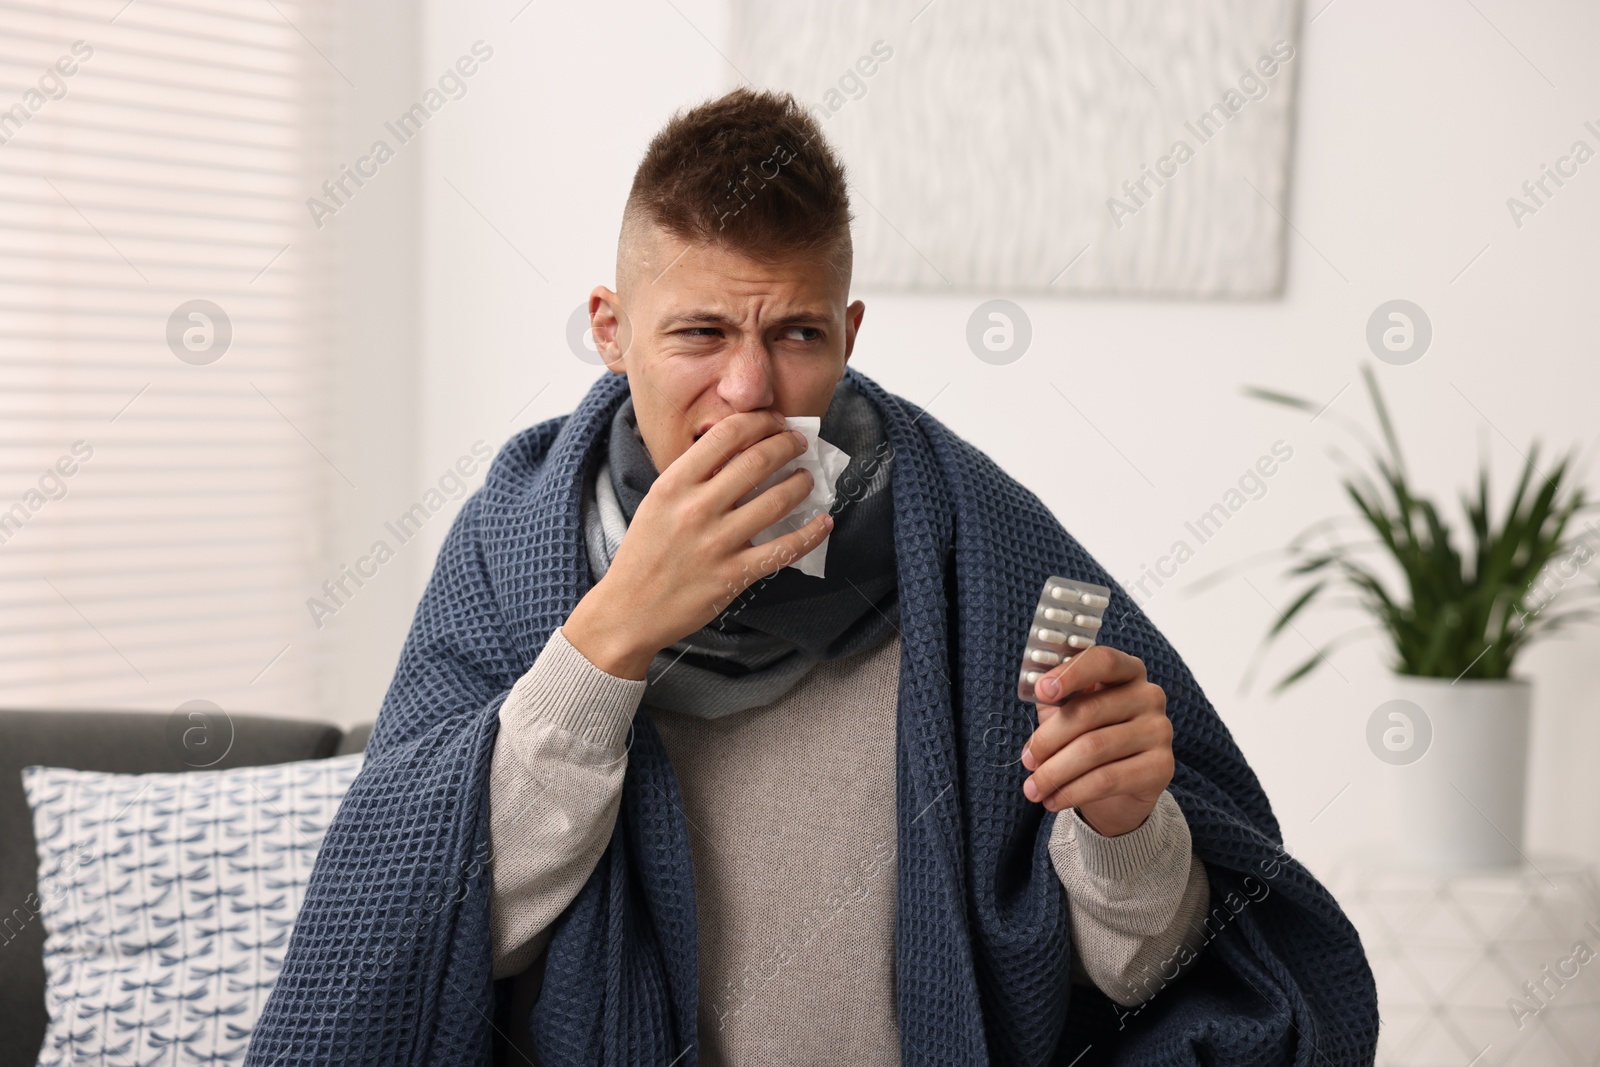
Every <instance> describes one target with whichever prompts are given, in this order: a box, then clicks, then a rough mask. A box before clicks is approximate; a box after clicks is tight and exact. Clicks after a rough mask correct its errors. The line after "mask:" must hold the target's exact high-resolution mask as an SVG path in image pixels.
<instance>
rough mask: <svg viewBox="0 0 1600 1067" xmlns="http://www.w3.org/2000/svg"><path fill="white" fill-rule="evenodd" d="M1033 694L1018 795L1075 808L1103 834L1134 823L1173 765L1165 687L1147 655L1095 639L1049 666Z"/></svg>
mask: <svg viewBox="0 0 1600 1067" xmlns="http://www.w3.org/2000/svg"><path fill="white" fill-rule="evenodd" d="M1052 686H1054V687H1055V688H1052ZM1074 693H1076V694H1077V695H1076V696H1075V697H1073V698H1072V699H1071V700H1070V702H1069V701H1068V697H1069V696H1070V695H1071V694H1074ZM1034 694H1035V695H1036V696H1037V697H1038V698H1039V704H1038V712H1039V728H1038V729H1037V730H1035V731H1034V732H1033V736H1031V737H1030V738H1028V743H1027V745H1026V746H1024V747H1023V750H1022V765H1023V767H1025V768H1027V769H1028V770H1030V771H1032V772H1033V774H1032V776H1031V777H1029V778H1028V780H1027V782H1025V783H1024V789H1023V794H1024V795H1025V796H1027V797H1028V799H1029V800H1042V801H1043V803H1044V806H1045V808H1046V809H1047V810H1049V811H1062V810H1065V809H1066V808H1071V807H1075V808H1077V809H1078V813H1079V814H1080V815H1081V816H1082V817H1083V819H1084V820H1085V821H1086V822H1088V824H1089V825H1090V826H1091V827H1093V828H1094V829H1095V831H1096V832H1097V833H1099V834H1101V835H1102V836H1104V837H1116V836H1118V835H1119V834H1125V833H1128V832H1129V831H1131V830H1137V829H1138V828H1139V827H1140V826H1141V825H1142V824H1143V823H1144V821H1145V819H1146V818H1147V817H1148V816H1149V815H1150V812H1151V811H1153V810H1154V809H1155V806H1156V801H1157V800H1159V799H1161V792H1162V790H1164V789H1166V788H1167V785H1168V784H1169V783H1170V782H1171V781H1172V771H1173V766H1174V763H1173V757H1172V722H1171V720H1169V719H1168V718H1167V694H1166V693H1165V692H1163V691H1162V689H1161V687H1160V686H1159V685H1156V684H1155V683H1154V682H1152V681H1150V680H1149V679H1148V678H1146V677H1145V670H1144V661H1143V660H1141V659H1139V658H1138V657H1137V656H1130V655H1128V654H1127V653H1126V652H1119V651H1117V650H1116V649H1114V648H1110V647H1107V646H1106V645H1095V646H1093V647H1092V648H1087V649H1084V650H1083V651H1082V652H1080V653H1078V654H1077V655H1076V656H1073V657H1072V658H1071V659H1070V660H1068V661H1067V662H1065V663H1063V664H1061V665H1060V666H1058V667H1053V668H1051V669H1050V670H1049V671H1048V672H1046V673H1045V674H1044V676H1043V677H1041V678H1040V679H1039V680H1038V681H1037V682H1036V683H1034ZM1047 700H1054V701H1055V703H1053V704H1051V703H1046V701H1047ZM1063 705H1064V706H1063ZM1030 789H1031V790H1035V791H1034V792H1031V793H1030Z"/></svg>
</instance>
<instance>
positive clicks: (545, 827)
mask: <svg viewBox="0 0 1600 1067" xmlns="http://www.w3.org/2000/svg"><path fill="white" fill-rule="evenodd" d="M644 690H645V681H644V679H642V678H641V679H638V680H634V679H630V678H619V677H617V676H616V675H614V674H609V673H607V672H606V671H603V670H601V669H600V668H599V667H596V666H595V665H594V664H593V663H591V662H590V661H589V660H588V658H587V657H585V656H584V655H583V653H582V652H580V651H578V649H577V647H576V646H575V645H573V644H572V643H571V642H569V641H568V640H567V638H566V635H565V634H563V633H562V632H561V629H560V627H557V628H556V630H555V631H554V632H553V633H552V634H551V635H550V640H549V641H548V642H546V644H545V646H544V649H543V650H542V651H541V652H540V653H539V655H538V657H537V658H536V659H535V660H534V662H533V666H531V667H529V668H528V670H527V671H526V672H525V673H524V674H523V675H522V677H521V678H519V679H518V680H517V683H516V685H515V686H514V687H513V688H512V690H511V693H510V695H509V696H507V697H506V699H505V701H504V703H502V704H501V706H500V732H499V734H498V736H497V737H496V739H495V746H494V754H493V758H492V760H491V764H490V769H489V838H490V847H491V848H492V849H493V852H492V855H493V856H494V861H493V863H492V864H491V867H492V870H493V886H492V890H491V896H490V901H489V919H490V936H491V938H492V941H493V946H494V953H493V955H494V977H495V978H496V979H500V978H504V977H507V976H509V975H514V974H518V973H520V972H522V971H524V970H526V969H527V967H528V965H529V964H531V963H532V962H533V961H534V960H535V959H537V958H538V956H539V954H540V953H542V952H543V951H544V949H545V948H546V946H547V945H548V944H549V940H550V932H549V927H550V924H551V923H553V922H554V921H555V919H556V918H557V916H559V915H560V914H561V912H562V911H563V910H564V909H565V908H566V906H567V905H568V904H570V903H572V901H573V899H574V898H575V897H576V896H577V895H578V893H579V891H580V890H582V888H583V885H584V883H585V882H586V881H588V879H589V875H590V874H591V873H593V871H594V868H595V865H596V864H597V863H599V862H600V856H601V855H602V854H603V853H604V852H605V848H606V843H607V842H608V841H609V840H610V839H611V831H612V829H613V827H614V826H615V825H616V821H617V811H618V809H619V808H620V806H621V801H622V781H623V774H624V772H625V771H626V770H627V767H628V748H627V743H628V735H629V727H630V726H631V725H632V723H633V716H634V713H635V712H636V711H637V710H638V708H639V702H640V701H641V700H642V699H643V697H644Z"/></svg>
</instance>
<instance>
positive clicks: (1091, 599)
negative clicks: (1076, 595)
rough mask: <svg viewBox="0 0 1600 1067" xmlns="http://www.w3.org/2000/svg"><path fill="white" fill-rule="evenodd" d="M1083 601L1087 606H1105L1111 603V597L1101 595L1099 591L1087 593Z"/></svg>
mask: <svg viewBox="0 0 1600 1067" xmlns="http://www.w3.org/2000/svg"><path fill="white" fill-rule="evenodd" d="M1081 601H1082V603H1083V606H1084V607H1086V608H1103V607H1106V606H1108V605H1109V604H1110V603H1111V598H1110V597H1104V596H1101V595H1100V594H1098V593H1085V594H1083V596H1082V598H1081Z"/></svg>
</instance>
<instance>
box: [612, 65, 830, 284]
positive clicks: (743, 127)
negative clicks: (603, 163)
mask: <svg viewBox="0 0 1600 1067" xmlns="http://www.w3.org/2000/svg"><path fill="white" fill-rule="evenodd" d="M850 218H851V216H850V195H849V192H848V190H847V188H846V182H845V171H844V165H843V164H842V163H840V162H839V159H838V157H837V156H835V155H834V153H833V150H832V149H831V148H830V147H829V146H828V143H827V140H826V139H825V138H824V137H823V136H822V130H821V128H820V127H819V126H818V125H817V122H816V120H815V119H814V118H812V117H811V115H810V114H808V113H807V112H806V110H805V109H804V108H803V107H802V106H801V105H800V104H799V103H797V102H796V101H795V98H794V97H793V96H792V95H791V94H789V93H774V92H768V91H765V90H756V89H750V88H746V87H741V88H738V89H735V90H733V91H732V92H730V93H727V94H726V95H724V96H721V97H718V98H717V99H715V100H709V101H707V102H706V103H703V104H701V105H699V106H698V107H694V108H691V109H690V110H688V111H680V112H678V113H677V114H675V115H674V116H673V117H672V118H671V119H670V120H669V121H668V122H667V124H666V125H665V126H664V127H662V129H661V131H660V132H659V133H657V134H656V135H655V137H654V138H653V139H651V141H650V146H649V148H647V149H646V150H645V154H644V159H643V160H641V161H640V163H639V169H638V170H637V171H635V172H634V175H633V187H632V188H631V189H630V190H629V192H628V202H627V206H626V207H625V208H624V209H623V217H622V219H623V221H622V240H621V241H620V242H619V259H620V258H621V256H620V253H621V252H622V250H623V249H626V248H627V247H629V246H630V244H631V243H632V240H633V239H635V238H636V237H637V236H638V234H639V231H640V229H641V227H642V225H644V224H650V223H653V224H655V225H656V226H659V227H661V228H662V229H664V230H666V231H667V232H668V233H670V234H672V235H673V236H674V237H676V238H678V239H679V240H682V241H689V242H694V243H713V244H722V245H725V246H727V247H728V248H730V249H732V250H733V251H736V252H739V253H741V254H743V255H746V256H749V257H750V258H752V259H757V260H761V261H764V262H771V261H773V260H776V259H783V258H787V257H789V256H791V255H810V254H813V253H817V252H824V253H827V254H828V255H829V256H830V258H832V260H833V262H834V264H835V267H836V269H841V270H842V272H843V274H844V277H845V279H846V281H848V279H849V274H850V259H851V246H850ZM617 270H618V275H619V278H620V276H621V274H622V264H621V263H619V264H618V268H617Z"/></svg>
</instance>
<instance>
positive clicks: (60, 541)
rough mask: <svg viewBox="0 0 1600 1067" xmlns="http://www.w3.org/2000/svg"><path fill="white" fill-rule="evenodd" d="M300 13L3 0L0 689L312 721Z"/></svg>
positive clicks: (313, 266)
mask: <svg viewBox="0 0 1600 1067" xmlns="http://www.w3.org/2000/svg"><path fill="white" fill-rule="evenodd" d="M318 11H319V8H318V7H317V6H315V5H309V4H302V3H295V2H288V0H260V2H255V0H231V2H228V3H222V2H211V0H183V2H161V0H133V2H132V3H125V0H110V2H105V3H102V2H98V0H78V2H74V3H70V4H51V3H25V2H15V3H13V2H0V607H3V609H4V610H3V611H0V705H3V706H8V707H101V708H132V709H144V710H165V711H171V710H173V709H175V708H177V707H178V706H179V705H180V704H183V703H185V702H188V701H190V700H209V701H211V702H214V703H215V704H217V705H219V706H221V707H222V708H224V709H226V710H228V711H230V712H233V711H240V712H248V711H262V712H270V713H289V714H316V713H317V712H318V711H319V710H320V709H319V708H318V707H317V705H316V697H317V678H318V671H317V663H316V660H315V656H314V655H313V654H312V653H313V649H312V648H311V647H309V645H310V642H309V641H308V640H307V639H306V637H305V634H306V632H307V627H306V623H305V608H304V604H303V601H304V592H303V590H304V588H305V587H306V586H307V585H308V584H310V580H311V577H312V571H313V569H314V568H315V565H316V560H317V559H318V558H319V553H320V552H321V550H322V543H323V537H324V527H325V522H324V518H323V516H324V515H325V514H326V512H327V510H328V509H327V495H328V492H329V489H330V483H331V481H333V480H337V479H340V478H341V477H342V476H341V475H340V474H339V473H338V472H337V471H336V469H335V468H334V467H333V466H332V464H331V461H330V460H329V458H328V457H327V455H326V453H327V452H328V446H327V442H328V433H327V428H326V425H325V422H326V419H325V414H324V410H323V409H324V406H325V405H324V402H323V398H324V395H325V389H324V385H323V365H324V360H325V353H326V350H327V347H328V346H327V343H326V334H327V327H326V323H327V320H328V306H329V301H328V299H327V297H326V291H327V284H326V280H325V279H324V277H323V276H322V272H321V270H320V268H319V267H318V266H317V264H318V263H319V262H322V261H324V259H325V258H326V256H327V251H326V249H325V248H324V247H322V244H321V243H322V242H326V241H327V240H328V237H327V234H326V233H325V232H324V233H323V234H318V233H317V231H316V230H315V229H314V228H313V227H312V226H311V225H310V224H309V221H308V219H307V216H306V209H305V198H306V197H307V196H308V195H312V194H313V193H314V192H315V191H316V188H317V186H318V185H319V184H320V182H321V180H322V177H324V175H321V174H318V173H316V169H317V167H316V162H317V161H318V160H321V159H325V158H326V157H327V151H326V147H327V146H326V140H327V137H328V131H329V129H330V121H329V119H328V117H327V116H328V113H329V109H330V103H329V101H330V98H331V97H332V96H333V95H334V88H333V83H334V82H335V81H337V79H339V78H340V77H341V75H339V74H337V73H335V72H334V71H333V70H332V69H331V68H330V66H329V63H328V60H327V59H326V58H324V56H323V55H322V54H321V53H320V52H319V51H318V49H317V47H316V45H317V43H321V44H326V32H327V31H326V27H325V25H324V24H323V21H322V20H323V16H321V15H319V13H318ZM69 71H70V73H68V72H69ZM341 87H342V86H341ZM194 301H205V302H207V303H204V304H191V302H194ZM216 309H220V312H221V314H220V315H219V314H216V313H215V311H216ZM180 310H181V312H182V313H181V314H179V315H178V316H177V320H176V321H177V325H176V327H174V326H172V325H171V323H170V322H169V320H172V319H173V317H174V313H175V312H180ZM191 312H192V313H191ZM196 316H199V317H196ZM169 334H170V335H172V337H173V338H174V340H172V341H169ZM230 335H231V336H230ZM341 485H342V483H341Z"/></svg>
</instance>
